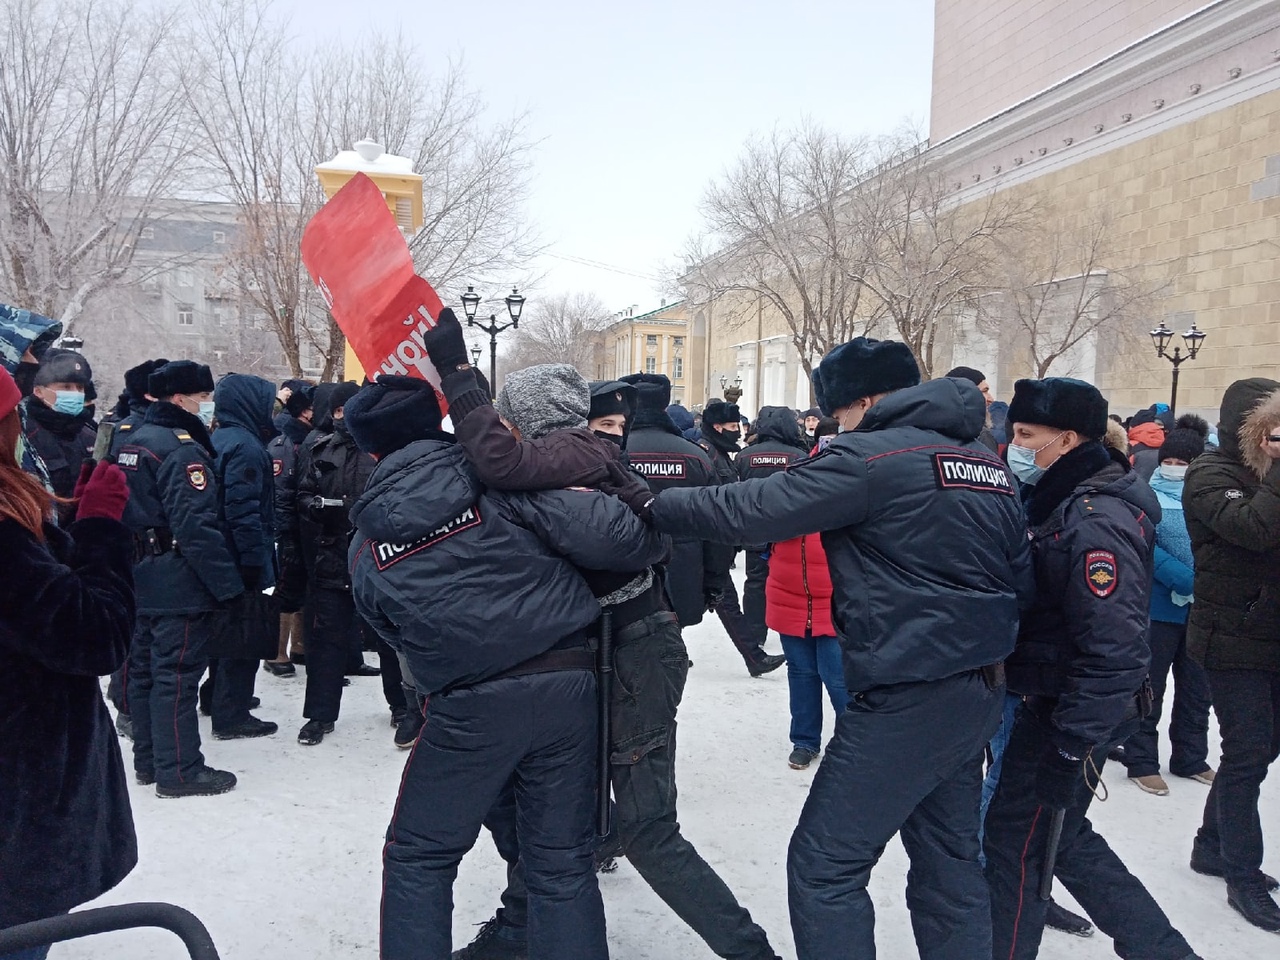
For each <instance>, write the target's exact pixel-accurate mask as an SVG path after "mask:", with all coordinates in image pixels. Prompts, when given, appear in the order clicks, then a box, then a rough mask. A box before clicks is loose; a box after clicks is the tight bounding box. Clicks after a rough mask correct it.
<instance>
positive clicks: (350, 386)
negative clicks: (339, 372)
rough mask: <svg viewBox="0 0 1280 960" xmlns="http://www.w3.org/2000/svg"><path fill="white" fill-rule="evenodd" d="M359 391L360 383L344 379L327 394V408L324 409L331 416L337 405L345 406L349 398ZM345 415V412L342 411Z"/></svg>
mask: <svg viewBox="0 0 1280 960" xmlns="http://www.w3.org/2000/svg"><path fill="white" fill-rule="evenodd" d="M359 392H360V384H358V383H356V382H355V381H354V380H346V381H343V382H342V383H340V384H338V385H337V386H336V387H334V390H333V393H331V394H329V409H328V411H326V412H327V413H328V414H329V415H330V416H333V414H335V413H336V412H337V410H338V408H339V407H345V406H346V405H347V404H348V403H350V402H351V398H352V397H354V396H355V395H356V394H357V393H359ZM343 416H344V417H345V416H346V413H343Z"/></svg>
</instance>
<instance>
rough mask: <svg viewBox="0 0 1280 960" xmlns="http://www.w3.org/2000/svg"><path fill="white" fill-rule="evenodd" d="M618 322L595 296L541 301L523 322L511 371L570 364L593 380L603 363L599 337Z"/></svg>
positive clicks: (510, 362)
mask: <svg viewBox="0 0 1280 960" xmlns="http://www.w3.org/2000/svg"><path fill="white" fill-rule="evenodd" d="M615 319H617V318H616V317H615V316H614V314H612V313H611V312H610V311H609V310H608V308H606V307H605V305H604V303H603V302H602V301H601V300H600V298H599V297H597V296H596V295H595V294H591V293H575V294H568V293H562V294H559V295H557V296H551V297H539V298H538V299H537V300H535V301H534V302H533V303H532V304H531V307H530V310H529V316H528V317H527V319H522V321H521V326H520V329H519V331H518V333H517V334H516V338H515V343H514V345H513V347H512V350H511V353H510V356H509V357H507V358H504V359H506V361H507V362H506V363H504V368H505V369H506V370H507V371H511V370H520V369H523V368H524V367H531V366H534V365H535V364H539V363H567V364H569V365H570V366H572V367H574V368H576V369H577V370H578V372H579V373H581V374H582V375H583V376H584V377H586V378H587V379H588V380H590V379H591V378H592V377H594V376H595V371H596V369H597V367H598V365H599V362H600V360H601V357H600V353H601V351H602V349H603V344H602V343H601V341H600V338H599V337H598V336H596V334H598V333H599V332H600V331H601V330H603V329H605V327H607V326H609V324H611V323H613V321H614V320H615Z"/></svg>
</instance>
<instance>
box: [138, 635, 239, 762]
mask: <svg viewBox="0 0 1280 960" xmlns="http://www.w3.org/2000/svg"><path fill="white" fill-rule="evenodd" d="M216 616H218V614H216V613H205V614H192V615H191V616H189V617H147V616H140V617H138V624H137V626H136V627H135V628H134V632H133V646H132V647H131V649H130V651H129V693H128V695H129V712H130V715H131V716H132V718H133V767H134V770H135V771H136V772H137V773H138V774H139V775H142V776H154V777H155V779H156V782H157V783H159V784H161V785H163V786H176V785H177V784H179V783H182V782H184V781H185V780H186V779H187V778H188V777H190V776H192V775H193V774H195V773H197V772H198V771H199V770H200V768H201V767H203V766H204V755H203V754H202V753H201V752H200V722H199V719H198V718H197V716H196V701H197V699H198V697H197V692H198V690H199V688H200V677H201V676H202V675H203V674H204V669H205V667H206V666H207V665H208V662H209V658H208V656H207V655H206V652H205V651H206V649H207V647H208V642H209V636H210V634H211V632H212V629H213V627H212V624H213V623H214V618H215V617H216Z"/></svg>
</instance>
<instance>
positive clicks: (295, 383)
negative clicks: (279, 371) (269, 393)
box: [280, 380, 311, 393]
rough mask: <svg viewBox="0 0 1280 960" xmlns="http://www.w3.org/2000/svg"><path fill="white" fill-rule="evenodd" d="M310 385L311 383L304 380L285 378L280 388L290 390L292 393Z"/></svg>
mask: <svg viewBox="0 0 1280 960" xmlns="http://www.w3.org/2000/svg"><path fill="white" fill-rule="evenodd" d="M310 386H311V384H309V383H307V381H305V380H286V381H285V382H284V383H282V384H280V389H281V390H286V389H287V390H292V391H293V392H294V393H297V392H298V391H300V390H307V389H309V388H310Z"/></svg>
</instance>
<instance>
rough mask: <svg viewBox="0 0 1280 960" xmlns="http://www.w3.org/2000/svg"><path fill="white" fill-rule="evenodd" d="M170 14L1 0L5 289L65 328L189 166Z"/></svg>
mask: <svg viewBox="0 0 1280 960" xmlns="http://www.w3.org/2000/svg"><path fill="white" fill-rule="evenodd" d="M173 37H174V16H173V14H172V13H167V12H165V11H164V10H159V9H153V8H147V9H145V10H139V9H136V8H134V7H133V6H132V5H130V4H129V3H128V2H127V0H120V2H117V0H0V254H2V255H0V298H2V299H5V300H9V301H12V302H13V303H16V304H19V305H21V306H24V307H27V308H29V309H32V310H37V311H39V312H41V313H44V314H47V315H49V316H51V317H56V318H60V319H61V320H62V322H63V324H64V329H65V330H66V331H67V332H70V331H71V330H72V329H73V327H74V326H75V324H76V322H77V320H78V319H79V318H81V317H82V316H83V315H84V314H85V312H86V310H87V309H88V308H89V307H90V306H91V305H92V303H93V300H94V297H95V296H96V295H98V294H99V293H101V292H103V291H105V290H106V289H108V288H109V287H111V286H113V285H117V284H120V283H121V282H122V281H124V280H125V277H126V274H127V273H128V271H129V267H130V264H131V263H132V260H133V255H134V250H135V241H136V239H137V237H138V234H139V231H140V230H141V228H142V226H143V225H144V224H145V223H146V222H147V221H148V219H149V217H150V216H151V213H152V207H153V205H154V203H155V201H156V200H157V199H158V198H160V197H162V196H165V195H167V194H168V193H170V192H171V191H172V190H173V188H174V187H175V185H176V184H177V183H178V182H179V178H181V177H182V176H184V174H185V173H186V168H185V163H184V161H185V158H186V149H187V148H186V147H185V146H184V140H183V137H182V133H181V123H180V120H181V117H182V113H183V109H184V103H183V97H182V84H181V83H180V82H179V79H178V76H177V74H178V70H179V69H180V68H179V67H178V66H177V63H178V61H177V60H176V59H173V58H171V57H169V56H168V53H169V50H170V42H171V40H172V39H173Z"/></svg>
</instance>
